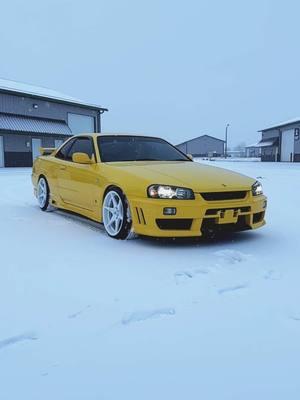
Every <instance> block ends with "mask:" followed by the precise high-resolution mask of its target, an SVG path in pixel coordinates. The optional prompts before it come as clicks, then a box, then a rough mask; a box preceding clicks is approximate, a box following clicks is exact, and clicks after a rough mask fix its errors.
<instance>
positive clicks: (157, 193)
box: [147, 185, 195, 200]
mask: <svg viewBox="0 0 300 400" xmlns="http://www.w3.org/2000/svg"><path fill="white" fill-rule="evenodd" d="M147 192H148V197H152V198H153V199H176V200H193V199H195V195H194V192H193V191H192V190H191V189H186V188H182V187H176V186H166V185H151V186H149V187H148V191H147Z"/></svg>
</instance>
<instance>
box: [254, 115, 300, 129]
mask: <svg viewBox="0 0 300 400" xmlns="http://www.w3.org/2000/svg"><path fill="white" fill-rule="evenodd" d="M298 122H299V123H300V117H298V118H293V119H289V120H287V121H282V122H280V123H278V124H274V125H271V126H269V127H267V128H264V129H261V130H259V131H258V132H263V131H268V130H270V129H276V128H280V127H282V126H286V125H290V124H295V123H298Z"/></svg>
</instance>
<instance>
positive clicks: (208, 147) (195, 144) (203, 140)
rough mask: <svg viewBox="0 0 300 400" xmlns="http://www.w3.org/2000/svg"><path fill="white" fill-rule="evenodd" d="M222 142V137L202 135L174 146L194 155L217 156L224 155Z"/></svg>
mask: <svg viewBox="0 0 300 400" xmlns="http://www.w3.org/2000/svg"><path fill="white" fill-rule="evenodd" d="M224 143H225V141H224V140H222V139H218V138H215V137H213V136H210V135H202V136H199V137H196V138H194V139H191V140H187V141H186V142H183V143H180V144H178V145H177V146H176V147H177V148H178V149H179V150H181V151H183V152H184V153H185V154H191V155H192V156H194V157H211V156H216V157H219V156H223V155H224Z"/></svg>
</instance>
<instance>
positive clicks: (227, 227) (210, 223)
mask: <svg viewBox="0 0 300 400" xmlns="http://www.w3.org/2000/svg"><path fill="white" fill-rule="evenodd" d="M246 217H247V216H246V215H240V216H239V217H238V220H237V223H235V224H231V223H230V224H216V220H215V218H206V219H203V222H202V225H201V232H202V234H203V235H204V236H211V235H212V234H218V233H226V232H239V231H245V230H247V229H251V227H250V226H249V225H248V224H247V222H246Z"/></svg>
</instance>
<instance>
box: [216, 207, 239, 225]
mask: <svg viewBox="0 0 300 400" xmlns="http://www.w3.org/2000/svg"><path fill="white" fill-rule="evenodd" d="M237 220H238V215H237V213H236V212H235V211H234V210H225V211H221V212H220V216H219V221H218V223H219V224H235V223H236V222H237Z"/></svg>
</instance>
